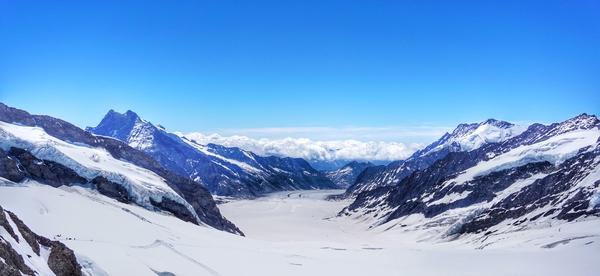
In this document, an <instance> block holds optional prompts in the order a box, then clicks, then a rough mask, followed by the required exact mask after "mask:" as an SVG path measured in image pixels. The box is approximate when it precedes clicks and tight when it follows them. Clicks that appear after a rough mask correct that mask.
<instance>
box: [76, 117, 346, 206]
mask: <svg viewBox="0 0 600 276" xmlns="http://www.w3.org/2000/svg"><path fill="white" fill-rule="evenodd" d="M87 130H88V131H90V132H91V133H94V134H97V135H102V136H108V137H113V138H115V139H118V140H121V141H123V142H125V143H127V144H129V145H130V146H132V147H134V148H136V149H139V150H141V151H144V152H145V153H147V154H148V155H150V156H152V157H153V158H154V159H155V160H156V161H158V163H160V164H161V165H162V166H164V167H165V168H167V169H169V170H170V171H173V172H176V173H178V174H180V175H185V176H188V177H189V178H190V179H193V180H195V181H197V182H199V183H201V184H202V185H204V186H205V187H206V188H208V190H209V191H210V192H212V193H214V194H217V195H224V196H235V197H256V196H260V195H261V194H264V193H268V192H274V191H281V190H296V189H320V188H334V187H335V186H334V184H333V183H332V182H331V181H330V180H329V179H328V178H326V177H325V175H324V174H323V173H321V172H319V171H317V170H315V169H314V168H312V167H311V166H310V164H309V163H308V162H306V161H305V160H304V159H301V158H280V157H275V156H269V157H264V156H258V155H256V154H254V153H252V152H249V151H245V150H241V149H239V148H235V147H231V148H230V147H224V146H221V145H216V144H208V145H200V144H197V143H195V142H194V141H190V140H188V139H187V138H183V137H179V136H177V135H175V134H173V133H169V132H167V131H166V130H165V129H164V128H162V127H158V126H156V125H154V124H152V123H150V122H148V121H145V120H143V119H141V118H140V117H139V116H138V115H137V114H136V113H134V112H133V111H127V112H125V113H124V114H121V113H118V112H115V111H113V110H110V111H109V112H108V113H107V114H106V116H105V117H104V118H103V119H102V121H101V122H100V123H99V124H98V126H96V127H94V128H88V129H87Z"/></svg>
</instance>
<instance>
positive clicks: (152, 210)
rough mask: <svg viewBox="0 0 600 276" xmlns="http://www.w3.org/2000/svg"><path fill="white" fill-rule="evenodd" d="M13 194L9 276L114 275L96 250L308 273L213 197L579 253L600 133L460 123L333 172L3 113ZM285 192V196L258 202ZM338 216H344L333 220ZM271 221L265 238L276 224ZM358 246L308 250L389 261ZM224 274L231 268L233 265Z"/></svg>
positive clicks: (596, 202)
mask: <svg viewBox="0 0 600 276" xmlns="http://www.w3.org/2000/svg"><path fill="white" fill-rule="evenodd" d="M0 189H1V190H2V192H3V193H0V199H1V200H2V201H1V202H0V275H108V273H104V272H103V271H102V269H101V268H100V267H99V266H98V265H97V263H96V262H95V260H91V259H88V258H87V257H86V256H85V254H82V252H83V253H87V254H89V255H90V256H93V257H95V258H98V259H97V260H100V263H101V264H103V265H104V268H109V269H110V270H111V271H120V272H125V271H127V272H130V273H131V271H133V270H130V269H129V266H128V265H121V266H113V264H116V263H119V264H123V263H128V264H129V263H131V262H135V269H134V270H137V271H143V272H144V273H145V274H148V272H149V271H150V272H151V273H154V274H157V275H172V274H169V273H170V272H169V271H183V274H189V272H190V271H196V270H198V269H199V270H201V271H204V272H206V273H208V274H212V275H217V274H218V273H216V271H214V270H213V269H212V268H210V267H208V266H206V265H204V264H203V263H202V262H200V261H198V260H197V259H194V258H191V257H189V255H195V256H202V257H203V258H204V259H208V258H210V255H211V254H213V253H218V254H221V255H220V256H230V255H231V254H235V256H236V258H241V259H243V258H242V257H248V256H247V251H252V252H260V254H257V255H259V256H258V257H256V258H252V262H263V263H271V262H273V261H275V262H278V264H280V265H281V264H283V265H281V266H278V267H277V269H281V271H289V270H288V269H289V267H290V266H294V267H293V268H294V269H296V268H297V267H296V266H297V264H298V263H299V262H300V259H302V260H304V259H305V258H304V257H302V256H301V255H295V254H294V255H290V254H288V253H289V252H287V251H286V252H284V253H285V255H281V256H280V255H278V254H280V253H281V252H280V251H281V246H280V244H271V243H261V242H260V241H258V240H254V239H244V238H243V235H244V233H243V232H242V230H243V229H240V228H238V226H236V225H235V224H234V223H232V222H231V221H229V220H228V219H227V218H225V217H224V216H223V215H222V214H221V210H220V209H219V207H218V206H217V203H216V202H215V200H214V199H213V195H219V196H228V197H233V198H232V199H231V200H232V202H238V203H239V204H240V205H241V206H248V207H249V208H252V206H255V205H253V204H252V203H253V202H260V203H262V204H263V205H260V206H262V207H261V209H260V211H261V212H262V213H261V214H260V216H259V218H260V217H261V216H263V214H264V215H265V216H268V215H272V216H274V217H276V218H278V219H282V217H283V220H282V221H291V220H285V219H286V218H285V217H284V216H282V215H281V213H279V212H281V211H282V210H283V211H285V210H286V208H288V207H289V213H285V214H292V215H294V216H296V215H298V216H306V217H305V218H309V217H310V218H316V221H317V222H316V223H315V225H319V227H331V226H333V227H331V228H325V229H330V231H332V230H331V229H336V230H343V231H346V230H347V229H342V228H343V227H346V226H347V225H348V224H350V225H352V227H353V228H351V229H355V228H356V225H360V226H361V227H362V226H364V227H365V228H368V229H371V230H372V231H373V232H375V233H377V234H378V235H379V234H381V235H382V236H385V237H388V238H389V237H393V239H390V240H385V239H384V241H385V242H389V241H391V240H394V239H396V238H400V237H407V236H408V237H411V239H414V240H416V241H417V242H431V243H454V244H456V243H463V244H468V245H469V246H471V247H475V248H479V249H483V248H486V247H493V246H495V245H496V244H499V243H507V242H509V241H510V239H511V238H514V237H522V236H525V237H528V236H527V235H525V234H522V233H524V232H527V233H531V232H536V233H541V234H539V235H541V236H544V237H550V238H547V239H551V238H552V237H554V235H556V236H560V237H561V239H560V240H552V242H549V243H548V242H544V243H541V242H540V244H539V246H540V247H542V248H553V247H555V246H558V245H561V244H567V243H569V242H572V241H575V240H582V241H585V243H584V246H588V245H590V244H591V243H593V242H594V240H593V239H597V236H598V235H595V234H593V231H594V230H593V229H592V230H590V228H589V227H590V225H592V226H593V225H597V222H598V217H600V120H599V119H598V118H597V117H596V116H594V115H588V114H585V113H584V114H581V115H578V116H576V117H573V118H570V119H567V120H565V121H562V122H557V123H553V124H549V125H543V124H532V125H529V126H527V127H524V126H519V125H516V124H513V123H509V122H505V121H500V120H495V119H488V120H485V121H482V122H478V123H468V124H460V125H458V126H457V127H456V128H455V129H454V130H453V131H452V132H449V133H446V134H444V135H443V136H442V137H440V138H439V139H438V140H436V141H434V142H433V143H431V144H430V145H428V146H427V147H425V148H423V149H421V150H418V151H416V152H414V154H412V155H411V156H410V157H409V158H407V159H405V160H397V161H394V162H392V163H389V164H387V165H376V164H373V163H370V162H361V161H350V162H348V163H347V164H345V165H343V166H342V167H340V168H338V169H332V170H327V171H319V170H317V169H315V168H313V167H312V166H311V165H310V163H308V162H307V161H305V160H304V159H301V158H289V157H278V156H261V155H257V154H255V153H253V152H250V151H246V150H242V149H240V148H236V147H226V146H222V145H217V144H200V143H197V142H196V141H194V140H191V139H189V138H186V137H184V136H182V135H179V134H176V133H172V132H169V131H167V130H166V128H164V127H162V126H160V125H155V124H153V123H151V122H148V121H146V120H144V119H142V118H140V117H139V116H138V115H137V114H136V113H135V112H133V111H127V112H125V113H118V112H115V111H113V110H111V111H109V112H108V113H107V114H106V116H105V117H104V119H102V121H101V122H100V123H99V124H98V126H96V127H90V128H87V129H86V130H83V129H81V128H79V127H77V126H75V125H73V124H71V123H68V122H66V121H63V120H61V119H57V118H53V117H50V116H45V115H32V114H29V113H28V112H26V111H23V110H19V109H16V108H12V107H9V106H6V105H4V104H2V103H0ZM318 189H345V191H344V192H343V193H341V194H338V195H333V196H331V197H330V198H329V199H331V200H330V201H325V200H322V199H318V198H316V197H313V196H314V195H315V194H313V193H314V192H323V191H311V192H307V193H304V192H301V191H300V190H318ZM291 191H296V192H291ZM271 192H281V193H275V195H276V197H264V198H262V199H258V197H263V196H266V194H267V193H271ZM325 192H329V193H332V192H331V191H325ZM286 202H287V203H286ZM288 203H289V204H290V205H286V204H288ZM303 204H314V205H315V206H316V207H315V206H313V207H312V208H313V209H307V208H306V206H305V205H303ZM234 205H236V204H234ZM220 206H221V207H223V206H224V205H220ZM286 206H287V207H286ZM327 206H336V207H335V210H334V211H332V212H331V213H327V212H325V211H326V210H325V211H324V212H323V213H320V212H321V211H323V210H321V209H322V208H328V207H327ZM230 208H231V207H230ZM222 210H227V209H226V208H224V207H223V208H222ZM306 210H312V211H310V212H307V211H306ZM331 210H333V209H331ZM317 213H318V214H317ZM336 213H337V216H336ZM228 214H233V215H235V214H236V213H228ZM322 214H327V216H323V217H320V216H321V215H322ZM237 218H238V219H239V218H240V217H239V214H238V217H237ZM243 221H245V222H248V220H243ZM250 221H251V220H250ZM265 221H266V222H268V221H269V220H265ZM307 221H309V220H307ZM262 222H263V220H261V222H260V223H259V224H261V225H259V226H260V227H261V229H264V228H269V227H274V226H275V225H269V224H268V223H262ZM590 222H591V223H593V224H586V223H590ZM313 223H314V222H313ZM337 223H339V224H337ZM594 223H595V224H594ZM262 224H264V225H262ZM343 225H345V226H343ZM278 226H281V225H278ZM285 226H286V225H283V227H285ZM30 227H31V228H30ZM338 228H339V229H338ZM283 229H288V230H289V229H292V228H283ZM307 229H310V228H307ZM368 229H367V230H364V231H369V230H368ZM561 229H570V230H569V231H571V232H567V233H564V232H561ZM573 229H575V230H573ZM594 229H596V228H594ZM34 230H35V231H34ZM253 230H255V229H253ZM352 231H354V230H352ZM361 231H362V230H361ZM280 232H285V231H280ZM590 232H592V234H590ZM38 233H40V234H38ZM331 233H339V232H331ZM331 233H330V232H326V233H325V234H324V235H325V236H326V237H328V238H329V237H331V236H327V235H330V234H331ZM361 233H362V232H361ZM353 235H354V234H351V235H350V236H351V237H353V238H354V237H357V236H353ZM376 236H377V235H376ZM125 237H126V238H125ZM523 239H524V238H521V239H520V241H523ZM547 239H545V240H547ZM590 239H591V241H590ZM311 242H312V241H311ZM321 242H322V241H321ZM355 242H358V243H361V246H360V248H356V250H347V252H346V248H341V247H329V246H320V245H319V246H320V247H317V248H316V249H315V248H311V249H308V250H307V251H302V252H303V254H304V253H307V254H315V255H311V256H312V257H314V256H323V254H322V252H323V250H333V251H331V252H328V253H327V254H334V253H332V252H334V251H335V252H337V251H339V252H343V254H347V253H352V254H355V253H356V252H359V251H360V250H369V251H370V252H374V251H372V250H379V251H380V252H384V251H385V250H382V249H383V248H380V247H369V246H365V245H364V244H362V243H363V241H362V240H359V241H355ZM385 242H384V244H385ZM365 243H366V241H365ZM223 244H225V246H223ZM67 245H68V247H67ZM286 245H290V244H289V243H286ZM305 245H306V244H304V245H302V246H305ZM311 246H312V245H311ZM309 247H310V246H309ZM231 248H238V249H241V251H243V252H241V253H240V252H237V251H235V250H231ZM257 248H258V249H259V250H258V251H256V249H257ZM263 248H269V250H270V251H269V253H268V254H263V251H262V250H263ZM295 250H298V248H296V249H295ZM302 250H304V249H302ZM234 251H235V252H234ZM300 251H301V250H300ZM355 251H356V252H355ZM379 251H378V252H379ZM106 252H110V254H106ZM315 252H316V253H315ZM188 254H189V255H188ZM335 254H337V253H335ZM113 255H114V256H118V257H114V256H113ZM157 256H158V257H160V258H173V259H170V260H176V261H182V260H183V261H182V263H181V264H183V266H182V267H179V266H178V265H171V263H170V262H163V261H156V260H155V259H153V258H158V257H157ZM298 256H300V257H298ZM335 256H339V255H335ZM361 256H363V257H364V256H365V255H361ZM312 257H311V258H306V259H311V260H312ZM144 258H147V259H144ZM264 258H266V259H264ZM141 259H144V261H139V260H141ZM151 259H152V260H154V261H151V262H147V260H151ZM291 259H293V261H294V263H293V264H291V263H290V260H291ZM123 260H126V261H123ZM135 260H138V261H135ZM246 261H247V260H246ZM215 262H217V263H219V264H220V265H222V266H221V269H229V268H230V266H229V265H230V260H229V259H227V260H224V259H223V258H222V257H221V258H218V260H217V261H215ZM223 264H224V265H223ZM151 266H152V267H151ZM157 267H159V268H157ZM307 267H309V266H307ZM162 268H164V269H162ZM230 271H232V270H230ZM233 271H236V272H239V270H233ZM238 274H239V273H238Z"/></svg>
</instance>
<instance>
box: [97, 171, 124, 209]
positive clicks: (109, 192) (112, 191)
mask: <svg viewBox="0 0 600 276" xmlns="http://www.w3.org/2000/svg"><path fill="white" fill-rule="evenodd" d="M91 182H92V184H94V187H95V188H96V190H98V192H99V193H101V194H103V195H105V196H107V197H111V198H114V199H116V200H118V201H120V202H123V203H131V202H133V200H132V199H131V197H130V196H129V193H128V192H127V190H126V189H125V188H123V186H121V185H119V184H117V183H114V182H111V181H109V180H108V179H106V177H103V176H97V177H94V179H92V181H91Z"/></svg>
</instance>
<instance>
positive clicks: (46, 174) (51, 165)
mask: <svg viewBox="0 0 600 276" xmlns="http://www.w3.org/2000/svg"><path fill="white" fill-rule="evenodd" d="M0 151H2V149H0ZM2 155H7V156H9V157H10V159H12V161H13V162H15V164H18V166H19V168H20V169H17V170H16V171H15V170H14V169H11V170H10V171H6V172H4V173H3V172H0V174H2V175H6V176H7V177H5V178H7V179H9V180H13V179H10V178H8V177H11V174H21V175H22V176H23V177H27V178H30V179H33V180H36V181H40V182H43V183H45V184H47V185H50V186H52V187H59V186H62V185H73V184H84V183H86V182H87V180H86V179H85V178H83V177H81V176H79V175H78V174H77V173H75V171H73V170H71V169H69V168H68V167H65V166H63V165H61V164H59V163H56V162H53V161H49V160H41V159H38V158H36V157H35V156H33V154H31V153H30V152H28V151H26V150H24V149H20V148H15V147H11V148H10V150H9V151H8V153H4V152H2V153H0V156H2ZM4 159H5V158H4ZM0 162H4V163H10V162H11V160H6V159H5V160H3V161H0ZM16 166H17V165H16ZM16 166H15V167H16ZM17 179H18V178H17ZM15 180H16V179H15Z"/></svg>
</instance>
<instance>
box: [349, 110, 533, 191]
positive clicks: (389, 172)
mask: <svg viewBox="0 0 600 276" xmlns="http://www.w3.org/2000/svg"><path fill="white" fill-rule="evenodd" d="M525 129H526V128H525V127H523V126H519V125H515V124H511V123H508V122H505V121H499V120H495V119H488V120H486V121H483V122H480V123H472V124H460V125H458V126H457V127H456V129H454V131H452V133H446V134H444V135H443V136H442V137H441V138H440V139H438V140H437V141H435V142H433V143H431V144H430V145H428V146H427V147H425V148H424V149H421V150H418V151H416V152H415V153H414V154H412V155H411V156H410V157H409V158H407V159H406V160H400V161H394V162H391V163H390V164H388V165H387V166H386V167H377V168H374V169H373V170H370V171H367V172H365V175H362V176H359V177H357V178H358V180H357V181H356V182H355V183H352V185H351V186H350V187H349V188H348V190H347V191H346V193H345V196H347V197H355V196H356V195H358V194H359V193H361V192H364V191H368V190H373V189H375V188H377V187H381V186H387V185H395V184H398V183H400V181H401V180H402V179H403V178H405V177H407V176H409V175H410V174H411V173H412V172H414V171H417V170H421V169H424V168H427V167H429V166H430V165H431V164H433V163H434V162H435V161H437V160H439V159H441V158H443V157H445V156H446V155H447V154H448V153H450V152H460V151H471V150H475V149H478V148H480V147H482V146H484V145H487V144H490V143H498V142H502V141H506V140H507V139H510V138H512V137H515V136H517V135H519V134H521V133H522V132H523V131H525Z"/></svg>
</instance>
